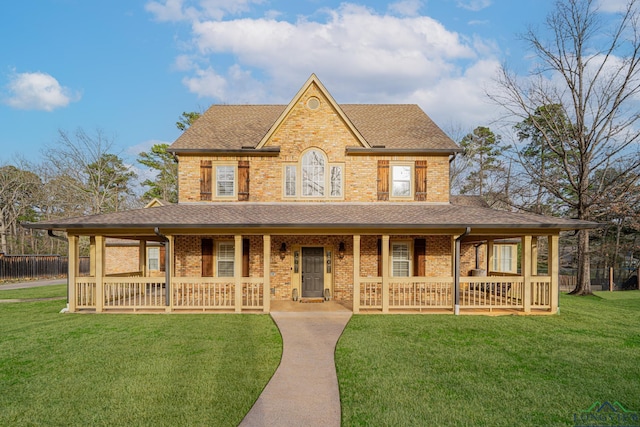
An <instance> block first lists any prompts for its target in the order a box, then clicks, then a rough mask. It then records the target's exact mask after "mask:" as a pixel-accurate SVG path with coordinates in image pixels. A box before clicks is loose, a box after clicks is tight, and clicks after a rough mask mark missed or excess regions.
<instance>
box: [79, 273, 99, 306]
mask: <svg viewBox="0 0 640 427" xmlns="http://www.w3.org/2000/svg"><path fill="white" fill-rule="evenodd" d="M75 300H76V307H78V308H96V278H95V277H78V278H76V283H75Z"/></svg>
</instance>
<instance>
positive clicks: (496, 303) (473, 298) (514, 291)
mask: <svg viewBox="0 0 640 427" xmlns="http://www.w3.org/2000/svg"><path fill="white" fill-rule="evenodd" d="M523 286H524V278H523V277H521V276H506V277H492V276H488V277H461V278H460V308H489V309H493V308H516V309H518V308H519V309H523V308H524V302H523Z"/></svg>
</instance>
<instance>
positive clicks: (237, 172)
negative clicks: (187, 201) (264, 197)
mask: <svg viewBox="0 0 640 427" xmlns="http://www.w3.org/2000/svg"><path fill="white" fill-rule="evenodd" d="M218 199H219V200H236V199H237V200H240V201H246V200H249V161H247V160H239V161H237V162H235V161H231V162H228V161H227V162H212V161H211V160H202V161H201V162H200V200H203V201H211V200H218Z"/></svg>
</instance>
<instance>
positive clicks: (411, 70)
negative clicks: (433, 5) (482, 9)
mask: <svg viewBox="0 0 640 427" xmlns="http://www.w3.org/2000/svg"><path fill="white" fill-rule="evenodd" d="M467 3H468V2H467ZM242 4H244V5H247V4H248V1H245V2H242ZM420 4H421V2H419V1H413V0H408V1H400V2H396V3H394V4H393V5H391V6H390V8H389V13H387V14H380V13H377V12H375V11H373V10H371V9H369V8H366V7H364V6H359V5H354V4H348V3H343V4H342V5H341V6H340V7H339V8H337V9H328V8H324V9H321V10H319V11H316V13H314V14H313V15H312V16H313V18H311V17H299V18H298V19H297V21H293V22H289V21H286V20H284V19H279V16H280V15H278V14H277V13H272V11H270V12H269V14H268V15H263V17H262V18H260V19H250V18H237V19H224V20H218V19H203V16H204V15H205V12H204V11H203V10H199V11H198V18H197V19H192V21H191V25H192V39H191V40H190V41H189V43H190V44H189V46H188V49H187V50H186V51H185V52H183V54H182V55H180V56H178V57H177V58H176V61H175V64H174V66H175V68H176V69H177V70H179V71H181V72H184V73H186V74H187V75H186V76H185V77H184V78H183V84H184V85H185V86H186V87H187V88H188V90H189V91H191V92H193V93H195V94H197V95H198V96H199V97H207V98H213V99H215V100H216V101H217V102H225V103H230V104H238V103H287V102H289V101H290V99H291V97H292V96H293V95H294V94H295V93H296V91H297V90H298V89H299V87H300V85H301V84H302V83H303V82H304V81H305V80H306V79H307V78H308V77H309V75H310V74H311V73H316V74H317V75H318V76H319V77H320V79H321V80H322V81H323V82H324V83H325V85H326V86H327V88H328V89H329V90H330V91H331V93H332V95H333V96H334V97H335V98H336V100H337V101H338V102H341V103H350V102H361V103H367V102H371V103H407V102H415V103H418V104H419V105H421V106H422V107H423V108H424V109H425V111H426V112H427V113H429V114H430V115H432V116H433V117H434V118H438V120H440V119H443V120H445V121H446V122H451V121H454V120H455V121H458V122H461V123H465V124H468V125H469V126H474V127H475V126H477V125H478V124H479V123H487V122H488V121H489V120H490V117H491V116H492V115H493V110H492V109H491V108H488V107H487V103H486V96H485V93H484V90H483V87H484V86H486V81H487V80H490V79H491V78H492V77H493V76H494V74H493V73H494V72H495V69H496V68H497V66H496V64H497V62H496V61H495V60H494V59H493V58H494V57H495V55H496V53H497V52H498V48H497V46H496V44H495V43H494V42H492V41H490V40H486V39H482V38H480V37H479V36H472V37H465V36H461V35H460V34H458V33H456V32H454V31H450V30H448V29H447V28H445V27H444V25H442V24H441V23H440V22H438V21H436V20H435V19H432V18H430V17H428V16H421V15H416V13H417V11H418V8H419V6H420ZM482 4H487V5H488V3H487V2H485V3H482ZM181 10H182V11H183V12H184V10H186V9H185V7H184V6H182V9H181ZM401 11H404V12H401ZM393 13H395V14H393ZM209 14H210V13H209ZM267 16H268V17H267ZM472 122H473V123H472Z"/></svg>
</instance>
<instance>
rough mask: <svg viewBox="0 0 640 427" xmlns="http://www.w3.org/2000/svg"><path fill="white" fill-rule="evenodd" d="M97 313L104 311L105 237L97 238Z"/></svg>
mask: <svg viewBox="0 0 640 427" xmlns="http://www.w3.org/2000/svg"><path fill="white" fill-rule="evenodd" d="M95 251H96V256H95V267H96V313H101V312H102V310H103V309H104V272H105V268H104V236H96V244H95Z"/></svg>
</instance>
